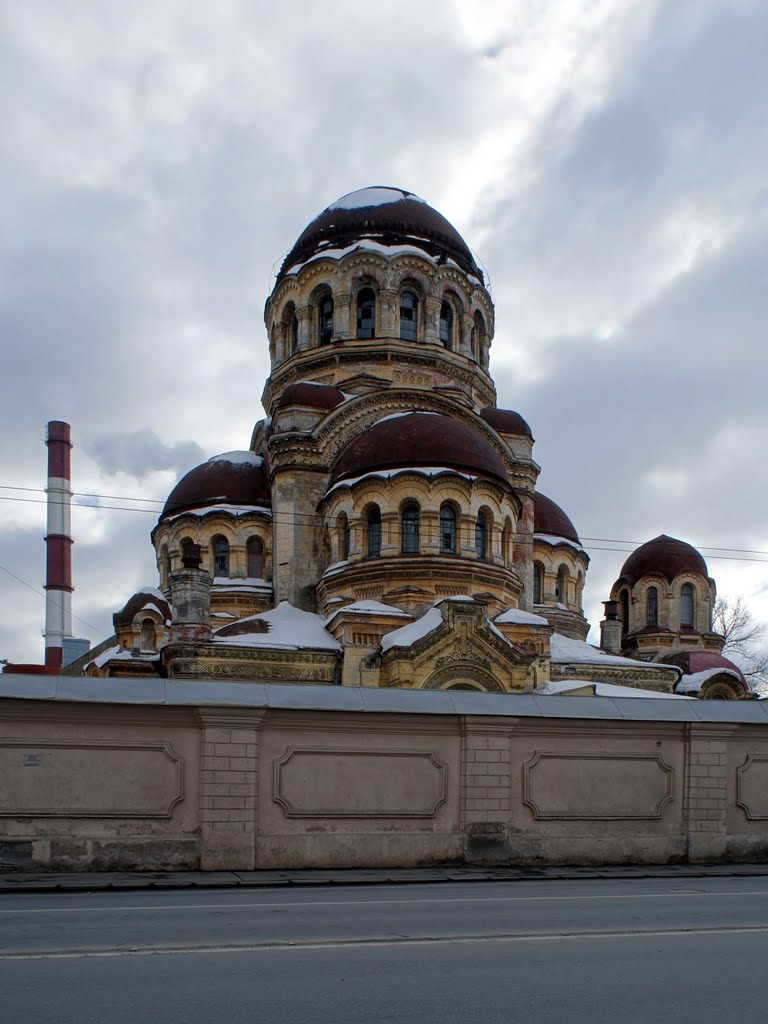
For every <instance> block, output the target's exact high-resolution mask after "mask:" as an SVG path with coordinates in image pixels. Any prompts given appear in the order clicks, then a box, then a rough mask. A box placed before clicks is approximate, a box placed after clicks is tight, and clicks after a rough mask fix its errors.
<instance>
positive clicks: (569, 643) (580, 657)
mask: <svg viewBox="0 0 768 1024" xmlns="http://www.w3.org/2000/svg"><path fill="white" fill-rule="evenodd" d="M550 661H554V662H555V664H557V665H561V664H564V663H569V664H572V663H576V664H579V665H632V666H634V667H635V668H637V666H638V664H647V663H639V662H637V661H633V660H632V659H631V658H622V657H620V655H618V654H606V652H605V651H601V650H600V649H599V648H597V647H593V646H592V644H588V643H587V642H586V641H585V640H574V639H572V638H571V637H569V636H563V635H562V633H553V634H552V637H551V639H550ZM659 667H663V668H671V667H672V666H671V665H664V666H659Z"/></svg>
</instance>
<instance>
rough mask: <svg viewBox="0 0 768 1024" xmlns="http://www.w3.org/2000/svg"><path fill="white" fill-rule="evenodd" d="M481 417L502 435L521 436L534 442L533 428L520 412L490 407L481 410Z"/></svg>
mask: <svg viewBox="0 0 768 1024" xmlns="http://www.w3.org/2000/svg"><path fill="white" fill-rule="evenodd" d="M480 415H481V417H482V418H483V419H484V420H485V422H486V423H487V424H488V425H489V426H491V427H493V429H494V430H498V431H499V432H500V433H502V434H521V435H522V436H523V437H530V439H531V440H533V434H532V433H531V428H530V427H529V426H528V424H527V423H526V422H525V420H524V419H523V417H522V416H521V415H520V413H519V412H513V411H512V409H495V408H494V407H493V406H492V405H489V406H487V407H486V408H485V409H481V410H480Z"/></svg>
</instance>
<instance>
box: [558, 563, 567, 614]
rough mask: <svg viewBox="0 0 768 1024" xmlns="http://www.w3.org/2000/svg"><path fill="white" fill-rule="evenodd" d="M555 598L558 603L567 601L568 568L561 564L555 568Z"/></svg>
mask: <svg viewBox="0 0 768 1024" xmlns="http://www.w3.org/2000/svg"><path fill="white" fill-rule="evenodd" d="M555 600H556V601H557V603H558V604H567V603H568V569H567V568H566V567H565V566H564V565H561V566H560V568H559V569H558V570H557V583H556V584H555Z"/></svg>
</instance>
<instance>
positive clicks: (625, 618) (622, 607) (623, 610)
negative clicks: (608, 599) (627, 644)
mask: <svg viewBox="0 0 768 1024" xmlns="http://www.w3.org/2000/svg"><path fill="white" fill-rule="evenodd" d="M619 617H620V619H621V632H622V636H626V635H627V633H628V632H629V591H628V590H622V592H621V593H620V594H619Z"/></svg>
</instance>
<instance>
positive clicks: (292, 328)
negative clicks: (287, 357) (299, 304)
mask: <svg viewBox="0 0 768 1024" xmlns="http://www.w3.org/2000/svg"><path fill="white" fill-rule="evenodd" d="M288 340H289V344H290V349H291V355H293V353H294V352H296V351H297V350H298V348H299V318H298V317H297V316H296V314H295V313H294V315H293V316H292V317H291V322H290V324H289V325H288Z"/></svg>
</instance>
